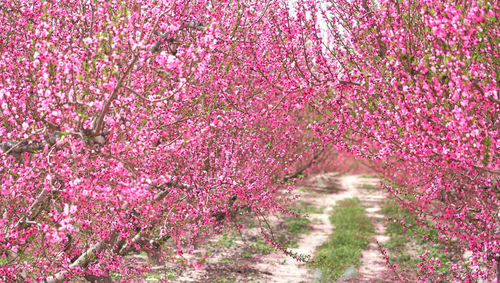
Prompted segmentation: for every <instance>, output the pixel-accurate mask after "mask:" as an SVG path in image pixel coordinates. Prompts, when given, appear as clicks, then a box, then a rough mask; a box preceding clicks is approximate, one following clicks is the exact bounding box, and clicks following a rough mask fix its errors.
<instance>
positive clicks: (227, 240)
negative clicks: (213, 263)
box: [215, 233, 236, 248]
mask: <svg viewBox="0 0 500 283" xmlns="http://www.w3.org/2000/svg"><path fill="white" fill-rule="evenodd" d="M235 243H236V241H235V239H234V237H232V236H230V235H228V234H226V233H224V234H222V238H221V239H220V240H219V242H217V243H216V244H215V246H224V247H226V248H230V247H232V246H233V245H234V244H235Z"/></svg>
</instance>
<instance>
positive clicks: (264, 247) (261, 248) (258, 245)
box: [249, 238, 274, 254]
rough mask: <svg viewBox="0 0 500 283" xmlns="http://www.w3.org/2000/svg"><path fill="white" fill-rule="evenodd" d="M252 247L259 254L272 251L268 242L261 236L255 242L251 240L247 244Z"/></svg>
mask: <svg viewBox="0 0 500 283" xmlns="http://www.w3.org/2000/svg"><path fill="white" fill-rule="evenodd" d="M249 246H251V247H252V248H254V249H255V250H257V252H259V253H261V254H268V253H270V252H272V251H274V248H273V247H271V245H269V243H266V241H264V240H263V239H262V238H257V240H256V241H255V242H251V243H250V244H249Z"/></svg>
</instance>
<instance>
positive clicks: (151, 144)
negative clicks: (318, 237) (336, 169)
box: [0, 0, 324, 282]
mask: <svg viewBox="0 0 500 283" xmlns="http://www.w3.org/2000/svg"><path fill="white" fill-rule="evenodd" d="M0 6H1V8H0V23H1V24H0V38H1V40H0V41H1V43H0V49H1V60H0V70H1V71H0V78H1V80H0V106H1V110H0V113H2V114H1V116H0V120H1V122H0V136H1V140H0V142H1V144H0V145H1V149H2V155H1V156H0V162H1V164H2V166H1V167H0V172H1V174H0V207H1V213H0V223H1V225H0V262H1V267H0V278H2V280H7V281H9V280H14V279H17V280H42V279H43V280H47V281H48V282H59V281H64V280H71V279H72V278H78V277H81V276H93V275H94V276H96V275H97V276H101V275H106V274H108V273H109V272H118V273H121V274H124V275H126V274H133V273H139V272H141V270H137V269H135V268H132V267H129V266H127V265H126V264H125V263H124V257H125V256H126V255H127V254H128V253H130V252H132V251H135V250H139V249H146V250H148V249H154V248H155V247H159V246H161V245H162V243H163V242H164V241H166V240H168V239H173V240H174V241H175V243H177V245H178V248H179V252H181V251H182V250H185V249H189V247H190V246H191V245H192V243H193V242H195V241H196V240H198V239H201V238H203V237H204V236H206V235H208V234H210V233H212V232H214V231H220V230H221V229H224V228H225V227H227V226H229V225H230V224H231V222H232V221H231V219H232V218H233V217H234V216H235V214H236V213H237V212H238V211H251V212H253V213H256V214H257V215H259V216H264V215H265V214H267V213H269V212H277V211H280V210H283V204H284V203H286V202H287V201H288V199H289V196H290V194H286V192H287V191H289V190H290V189H291V188H292V187H293V186H292V184H293V180H294V178H296V177H297V176H298V175H299V174H300V173H302V172H303V171H304V170H305V169H306V168H307V167H308V166H309V165H310V164H311V163H313V162H314V160H316V159H317V158H319V157H320V155H321V154H322V153H323V152H324V151H323V148H324V147H323V146H320V145H319V144H317V142H316V141H315V139H314V137H313V135H311V134H310V133H309V134H308V131H309V130H308V128H307V127H306V126H307V124H308V123H309V122H308V121H309V120H308V119H309V117H310V115H309V114H307V109H308V108H307V105H308V104H309V103H310V101H311V100H312V97H313V92H312V91H311V90H310V89H309V88H308V87H309V86H310V84H309V83H308V81H309V76H310V74H311V73H312V72H311V71H307V72H304V71H303V70H306V69H307V68H306V66H305V65H304V64H305V62H307V60H305V59H304V56H307V54H305V53H304V49H303V47H300V46H301V45H300V38H299V37H298V36H297V35H296V34H295V33H294V25H295V22H291V21H288V23H287V20H289V18H287V17H288V8H287V7H286V5H284V3H282V2H280V1H273V0H271V1H265V2H262V1H229V2H225V1H221V2H214V1H191V2H188V1H174V0H172V1H154V3H153V1H30V2H25V1H2V3H1V5H0ZM299 47H300V48H299ZM241 208H245V209H241Z"/></svg>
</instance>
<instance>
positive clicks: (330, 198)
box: [255, 173, 387, 282]
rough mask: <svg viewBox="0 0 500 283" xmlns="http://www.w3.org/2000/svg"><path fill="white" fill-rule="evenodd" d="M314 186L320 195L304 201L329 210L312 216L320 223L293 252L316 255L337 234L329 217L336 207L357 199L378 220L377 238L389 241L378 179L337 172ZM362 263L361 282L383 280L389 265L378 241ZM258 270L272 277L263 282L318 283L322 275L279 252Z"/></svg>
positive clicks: (315, 181)
mask: <svg viewBox="0 0 500 283" xmlns="http://www.w3.org/2000/svg"><path fill="white" fill-rule="evenodd" d="M310 183H311V185H310V188H311V189H312V190H313V191H315V192H317V193H315V194H306V195H304V197H303V198H302V200H303V201H305V202H308V203H311V204H313V205H315V206H316V207H325V208H326V209H324V210H323V211H322V212H321V213H311V214H310V216H309V218H310V219H311V220H312V221H313V223H318V224H313V229H312V231H311V233H310V234H307V235H303V236H302V237H301V239H300V240H299V241H298V246H299V247H298V248H296V249H291V250H292V251H293V252H296V253H300V254H303V255H312V254H313V253H314V250H315V249H316V248H317V247H319V246H320V245H321V244H322V243H323V242H325V241H327V239H328V236H329V235H330V234H331V233H332V232H333V229H334V227H333V226H332V224H331V223H330V220H329V216H330V214H331V212H332V209H333V207H334V206H335V204H336V203H337V202H338V201H340V200H343V199H347V198H353V197H357V198H359V199H360V201H361V203H362V204H363V205H364V206H365V207H366V210H367V213H368V216H369V217H370V218H372V219H374V224H375V234H376V236H375V239H376V240H377V241H379V242H381V243H383V242H385V241H386V240H387V238H386V236H384V235H383V234H384V232H385V228H384V226H383V225H382V223H381V222H380V221H377V220H379V219H383V218H384V216H383V215H382V214H381V213H380V210H381V205H382V201H383V199H384V194H383V192H381V191H380V190H377V189H374V188H376V186H377V184H378V179H374V178H362V177H361V176H359V175H346V176H342V177H340V178H339V177H338V175H336V174H335V173H327V174H322V175H318V176H315V177H314V178H313V179H312V180H311V181H310ZM364 187H366V188H364ZM361 261H362V265H361V267H360V268H359V270H358V272H359V273H360V277H359V278H358V279H359V280H362V281H373V280H374V279H379V280H380V278H381V276H382V274H383V273H384V271H385V266H384V260H383V258H382V256H381V255H380V253H379V252H378V250H377V245H376V242H375V240H373V241H372V243H370V246H369V248H368V249H367V250H365V251H364V252H363V257H362V259H361ZM255 268H256V269H257V270H260V271H261V272H263V273H265V274H268V275H265V276H263V277H262V278H261V280H259V281H260V282H314V281H315V280H317V279H319V277H320V276H321V275H320V274H317V273H316V274H314V273H311V272H310V271H309V270H308V269H307V268H306V266H305V264H303V263H300V262H298V261H296V260H295V259H293V258H291V257H287V256H284V255H282V254H279V253H272V254H269V255H266V256H265V257H263V259H262V261H261V262H260V263H258V264H257V265H256V267H255Z"/></svg>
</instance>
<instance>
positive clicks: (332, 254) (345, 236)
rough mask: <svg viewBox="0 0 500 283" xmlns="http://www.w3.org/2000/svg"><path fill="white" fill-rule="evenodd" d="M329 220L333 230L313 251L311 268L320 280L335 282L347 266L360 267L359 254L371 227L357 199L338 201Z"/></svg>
mask: <svg viewBox="0 0 500 283" xmlns="http://www.w3.org/2000/svg"><path fill="white" fill-rule="evenodd" d="M330 221H331V222H332V224H333V225H334V227H335V230H334V232H333V234H332V235H331V236H330V239H329V240H328V241H327V242H325V243H323V245H321V246H320V247H319V248H318V249H317V250H316V255H315V260H314V261H313V265H314V266H316V267H317V268H319V269H320V270H321V272H322V277H323V278H328V279H330V280H337V279H338V278H339V277H340V276H342V274H343V273H344V272H345V271H346V270H347V269H348V268H349V267H350V266H359V265H360V263H361V262H360V258H361V253H362V251H363V250H364V249H366V248H367V247H368V244H369V241H370V239H371V237H372V236H373V233H374V228H373V225H372V223H371V221H370V219H369V218H368V217H367V216H366V211H365V208H364V207H363V206H361V204H360V202H359V199H358V198H351V199H345V200H343V201H340V202H339V203H338V204H337V205H336V206H335V207H334V209H333V212H332V215H331V216H330Z"/></svg>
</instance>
